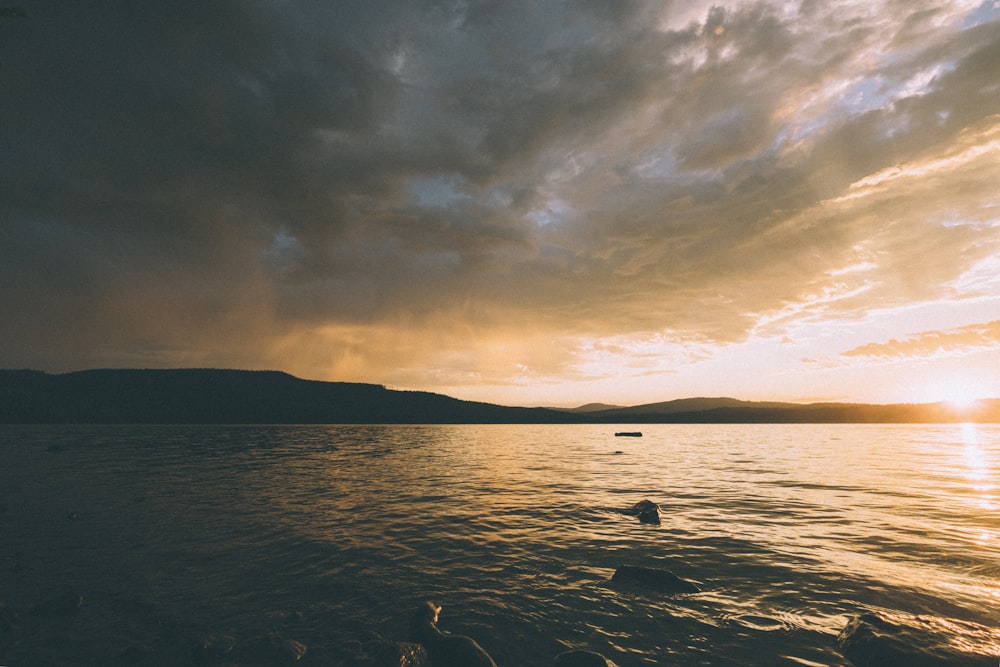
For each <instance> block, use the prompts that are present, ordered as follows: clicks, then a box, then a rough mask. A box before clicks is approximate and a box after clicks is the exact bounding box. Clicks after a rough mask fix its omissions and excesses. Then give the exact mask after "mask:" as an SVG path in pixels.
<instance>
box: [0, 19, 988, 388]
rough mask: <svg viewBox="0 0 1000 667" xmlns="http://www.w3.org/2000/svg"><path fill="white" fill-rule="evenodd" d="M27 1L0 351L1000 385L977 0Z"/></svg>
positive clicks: (654, 376)
mask: <svg viewBox="0 0 1000 667" xmlns="http://www.w3.org/2000/svg"><path fill="white" fill-rule="evenodd" d="M8 9H11V8H8ZM16 9H17V10H18V11H5V12H3V14H2V16H0V63H2V67H0V313H2V316H0V368H36V369H40V370H46V371H50V372H63V371H69V370H79V369H85V368H98V367H132V368H164V367H217V368H246V369H275V370H283V371H287V372H289V373H292V374H294V375H297V376H299V377H303V378H308V379H321V380H348V381H364V382H376V383H382V384H386V385H388V386H391V387H395V388H406V389H420V390H428V391H435V392H441V393H446V394H449V395H452V396H456V397H459V398H465V399H473V400H486V401H491V402H497V403H504V404H508V405H540V404H544V405H575V404H580V403H585V402H590V401H601V402H607V403H617V404H638V403H646V402H654V401H663V400H670V399H674V398H682V397H688V396H706V395H708V396H723V395H725V396H733V397H737V398H742V399H750V400H790V401H818V400H838V401H842V400H848V401H865V402H877V403H887V402H897V401H930V400H941V399H953V400H961V399H963V398H966V399H967V398H974V397H977V396H997V397H1000V2H998V1H997V0H986V1H982V0H971V1H964V0H954V1H951V2H942V1H940V0H933V1H923V0H914V1H912V2H896V1H890V0H884V1H883V0H858V1H840V2H838V1H830V2H817V1H816V0H801V1H794V2H793V1H778V0H762V1H754V0H733V1H727V0H715V1H714V2H700V1H686V2H671V1H670V0H658V1H647V0H630V1H624V0H623V1H622V2H602V1H600V0H566V1H558V0H552V1H546V2H526V1H518V0H510V1H503V2H497V1H495V0H482V1H476V0H441V1H435V0H421V1H412V0H398V1H381V0H356V1H355V0H345V1H343V2H336V3H323V2H314V1H312V0H302V1H299V2H294V1H290V2H250V1H246V2H221V1H220V2H203V1H199V2H180V3H131V2H121V3H119V2H93V3H91V2H78V1H72V2H71V1H65V2H57V1H50V0H46V1H44V2H43V1H41V0H38V1H36V2H31V1H28V0H25V1H24V2H22V3H19V4H18V5H17V7H16Z"/></svg>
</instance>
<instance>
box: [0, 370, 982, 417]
mask: <svg viewBox="0 0 1000 667" xmlns="http://www.w3.org/2000/svg"><path fill="white" fill-rule="evenodd" d="M960 421H976V422H1000V399H992V400H988V401H981V402H980V403H979V404H978V405H977V406H976V407H975V408H974V409H971V410H967V411H959V410H956V409H954V408H952V407H951V406H949V405H947V404H945V403H927V404H890V405H870V404H854V403H810V404H799V403H775V402H754V401H741V400H738V399H734V398H725V397H720V398H704V397H701V398H685V399H678V400H674V401H666V402H661V403H649V404H645V405H636V406H631V407H615V406H608V405H604V404H587V405H584V406H580V407H579V408H574V409H569V410H564V409H563V410H557V409H549V408H524V407H507V406H501V405H494V404H491V403H481V402H475V401H463V400H460V399H456V398H452V397H449V396H444V395H442V394H434V393H430V392H423V391H398V390H392V389H386V388H385V387H384V386H382V385H377V384H365V383H353V382H322V381H317V380H303V379H300V378H297V377H295V376H292V375H289V374H288V373H283V372H280V371H246V370H218V369H168V370H139V369H103V370H88V371H77V372H73V373H63V374H58V375H54V374H48V373H44V372H41V371H32V370H0V423H7V424H12V423H95V424H112V423H122V424H127V423H158V424H184V423H192V424H198V423H201V424H210V423H211V424H224V423H228V424H247V423H256V424H264V423H273V424H296V423H298V424H307V423H308V424H373V423H382V424H402V423H409V424H567V423H604V424H612V423H636V424H639V423H889V422H894V423H944V422H960Z"/></svg>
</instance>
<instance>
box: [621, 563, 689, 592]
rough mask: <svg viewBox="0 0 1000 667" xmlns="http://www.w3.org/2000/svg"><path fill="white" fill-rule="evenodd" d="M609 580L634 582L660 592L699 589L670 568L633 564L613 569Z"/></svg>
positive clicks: (626, 582)
mask: <svg viewBox="0 0 1000 667" xmlns="http://www.w3.org/2000/svg"><path fill="white" fill-rule="evenodd" d="M611 581H614V582H616V583H619V584H634V585H637V586H642V587H644V588H650V589H652V590H655V591H658V592H660V593H698V592H699V591H701V589H700V588H698V586H697V585H695V584H693V583H692V582H690V581H688V580H686V579H681V578H680V577H678V576H677V575H676V574H674V573H673V572H671V571H670V570H662V569H658V568H651V567H638V566H635V565H622V566H621V567H619V568H618V569H617V570H615V573H614V575H613V576H612V577H611Z"/></svg>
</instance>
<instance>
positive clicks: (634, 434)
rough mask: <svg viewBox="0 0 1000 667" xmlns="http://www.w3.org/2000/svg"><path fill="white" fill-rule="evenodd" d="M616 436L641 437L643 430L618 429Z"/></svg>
mask: <svg viewBox="0 0 1000 667" xmlns="http://www.w3.org/2000/svg"><path fill="white" fill-rule="evenodd" d="M615 437H616V438H641V437H642V431H618V432H617V433H615Z"/></svg>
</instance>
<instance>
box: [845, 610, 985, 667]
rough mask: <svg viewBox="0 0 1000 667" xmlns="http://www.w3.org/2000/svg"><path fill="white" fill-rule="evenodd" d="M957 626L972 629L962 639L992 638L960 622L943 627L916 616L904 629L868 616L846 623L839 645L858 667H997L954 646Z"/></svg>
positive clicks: (939, 623) (932, 619)
mask: <svg viewBox="0 0 1000 667" xmlns="http://www.w3.org/2000/svg"><path fill="white" fill-rule="evenodd" d="M956 623H960V624H962V625H963V626H970V627H969V628H967V632H963V633H962V635H963V636H975V635H976V634H984V633H985V634H986V635H989V634H992V633H990V630H989V629H988V628H982V627H979V626H977V627H976V628H974V627H971V626H973V625H974V624H969V623H963V622H961V621H954V620H948V621H947V623H944V622H942V620H941V619H935V618H933V617H921V616H917V617H913V618H910V619H908V622H907V623H906V624H905V625H904V624H902V623H894V622H892V621H890V620H888V619H885V618H882V617H881V616H879V615H877V614H871V613H867V614H859V615H856V616H853V617H852V618H851V620H850V621H848V622H847V625H846V626H845V627H844V629H843V630H841V632H840V635H839V636H838V637H837V644H838V645H839V646H840V650H841V651H842V652H843V654H844V655H845V656H846V657H847V658H848V659H849V660H850V661H851V662H852V663H854V664H855V665H857V667H958V666H959V665H961V666H962V667H995V666H996V665H997V657H995V656H989V655H985V654H978V655H977V654H975V653H969V652H966V651H965V650H962V649H961V648H959V647H957V646H955V645H954V644H953V643H952V642H953V639H954V627H953V626H954V625H955V624H956ZM977 628H978V630H977ZM984 638H985V639H986V640H987V641H989V640H990V639H989V637H988V636H986V637H984Z"/></svg>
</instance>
